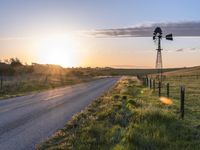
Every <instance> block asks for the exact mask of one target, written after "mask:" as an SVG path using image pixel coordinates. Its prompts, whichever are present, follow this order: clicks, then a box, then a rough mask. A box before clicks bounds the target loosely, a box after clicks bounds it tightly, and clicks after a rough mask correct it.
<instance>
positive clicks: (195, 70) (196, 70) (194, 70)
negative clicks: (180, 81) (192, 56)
mask: <svg viewBox="0 0 200 150" xmlns="http://www.w3.org/2000/svg"><path fill="white" fill-rule="evenodd" d="M164 75H168V76H174V75H177V76H180V75H200V66H195V67H189V68H183V69H179V70H175V71H171V72H165V73H164Z"/></svg>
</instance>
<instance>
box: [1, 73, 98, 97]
mask: <svg viewBox="0 0 200 150" xmlns="http://www.w3.org/2000/svg"><path fill="white" fill-rule="evenodd" d="M95 79H96V77H90V76H78V77H77V76H69V75H55V74H52V75H46V74H25V75H20V76H13V77H12V78H10V79H8V80H4V81H3V88H2V89H0V99H5V98H10V97H16V96H22V95H26V94H30V93H32V92H39V91H44V90H48V89H54V88H57V87H63V86H67V85H74V84H78V83H82V82H88V81H92V80H95Z"/></svg>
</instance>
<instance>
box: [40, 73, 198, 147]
mask: <svg viewBox="0 0 200 150" xmlns="http://www.w3.org/2000/svg"><path fill="white" fill-rule="evenodd" d="M196 123H197V124H199V125H200V121H199V120H197V119H196ZM37 149H39V150H45V149H48V150H53V149H61V150H62V149H71V150H72V149H73V150H75V149H76V150H78V149H81V150H82V149H84V150H87V149H88V150H90V149H95V150H96V149H101V150H102V149H105V150H107V149H113V150H144V149H146V150H157V149H162V150H165V149H167V150H168V149H171V150H180V149H181V150H191V149H193V150H199V149H200V128H199V126H196V124H195V125H194V124H193V122H190V121H189V120H187V119H186V120H181V119H180V118H179V115H178V105H177V103H175V102H174V103H173V104H172V105H165V104H163V103H161V102H160V101H159V98H158V97H157V94H156V93H153V91H152V90H150V89H148V88H145V87H144V86H142V84H141V82H140V81H139V80H138V79H137V78H136V77H123V78H121V79H120V80H119V81H118V83H117V84H116V85H115V86H114V87H113V88H112V89H111V90H109V91H108V92H107V93H106V94H105V95H104V96H102V97H100V98H98V99H97V100H95V101H94V102H92V103H91V104H90V105H89V106H88V107H87V108H86V109H85V110H83V111H81V112H80V113H79V114H76V115H74V116H73V117H72V118H71V120H70V121H68V122H67V124H66V126H65V127H64V128H63V129H61V130H59V131H58V132H57V133H55V134H54V135H53V136H52V137H51V138H50V139H48V140H47V141H45V142H44V143H42V144H41V145H39V146H38V148H37Z"/></svg>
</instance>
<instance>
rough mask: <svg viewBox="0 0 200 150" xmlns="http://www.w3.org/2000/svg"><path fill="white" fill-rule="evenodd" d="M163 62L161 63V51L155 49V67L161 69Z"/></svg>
mask: <svg viewBox="0 0 200 150" xmlns="http://www.w3.org/2000/svg"><path fill="white" fill-rule="evenodd" d="M162 68H163V64H162V53H161V51H159V50H158V51H157V57H156V69H159V70H162Z"/></svg>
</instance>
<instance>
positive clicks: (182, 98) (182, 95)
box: [180, 86, 185, 119]
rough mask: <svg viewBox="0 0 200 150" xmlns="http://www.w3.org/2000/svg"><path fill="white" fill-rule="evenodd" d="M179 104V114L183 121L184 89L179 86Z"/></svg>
mask: <svg viewBox="0 0 200 150" xmlns="http://www.w3.org/2000/svg"><path fill="white" fill-rule="evenodd" d="M180 94H181V95H180V96H181V103H180V113H181V116H180V117H181V119H184V102H185V87H184V86H181V93H180Z"/></svg>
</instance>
